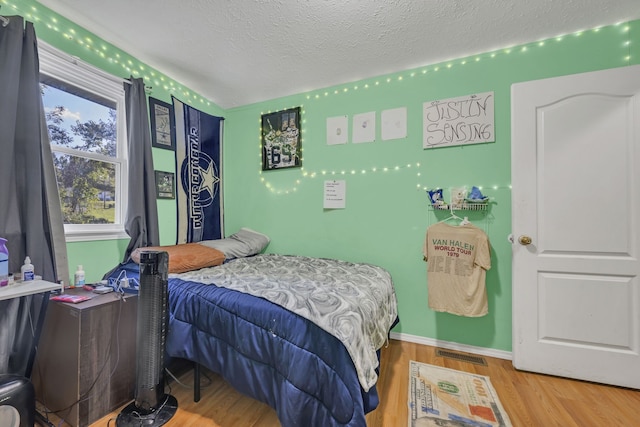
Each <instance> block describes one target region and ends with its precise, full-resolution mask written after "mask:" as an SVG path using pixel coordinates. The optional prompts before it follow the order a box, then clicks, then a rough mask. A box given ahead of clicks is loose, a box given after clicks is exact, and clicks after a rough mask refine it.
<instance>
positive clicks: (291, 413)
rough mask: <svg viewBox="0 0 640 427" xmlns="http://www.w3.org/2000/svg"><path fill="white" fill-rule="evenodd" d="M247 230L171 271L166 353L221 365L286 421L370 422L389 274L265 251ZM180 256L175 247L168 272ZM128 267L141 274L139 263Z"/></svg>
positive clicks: (391, 296) (388, 304) (390, 311)
mask: <svg viewBox="0 0 640 427" xmlns="http://www.w3.org/2000/svg"><path fill="white" fill-rule="evenodd" d="M247 230H248V229H241V230H240V231H239V232H238V233H236V234H235V235H232V236H230V238H227V239H219V240H217V241H209V242H200V243H202V244H203V246H206V247H208V248H211V247H213V248H214V249H217V250H220V251H221V252H222V253H223V254H224V261H223V262H222V263H221V264H219V265H214V266H208V267H204V268H193V267H188V268H187V269H186V271H182V272H180V273H171V274H170V275H169V284H168V288H169V332H168V334H167V340H166V350H167V354H168V355H169V356H170V357H177V358H183V359H188V360H191V361H193V362H196V363H197V364H200V365H202V366H205V367H207V368H208V369H210V370H212V371H213V372H216V373H219V374H220V375H221V376H222V377H223V378H224V379H225V380H226V381H227V382H229V384H231V385H232V386H233V387H234V388H236V389H237V390H238V391H240V392H241V393H243V394H246V395H248V396H250V397H252V398H255V399H257V400H259V401H261V402H264V403H266V404H268V405H270V406H271V407H273V408H274V409H275V410H276V413H277V415H278V418H279V420H280V422H281V424H282V425H283V426H284V427H292V426H322V427H325V426H366V421H365V414H366V413H368V412H370V411H372V410H374V409H375V408H376V407H377V405H378V402H379V400H378V394H377V390H376V381H377V378H378V366H379V357H380V348H381V347H382V346H384V345H385V342H386V340H387V339H388V334H389V331H390V329H391V328H392V327H393V326H394V325H395V324H396V323H397V321H398V317H397V303H396V296H395V291H394V288H393V282H392V280H391V277H390V275H389V273H388V272H387V271H385V270H384V269H382V268H380V267H377V266H374V265H370V264H364V263H351V262H346V261H341V260H334V259H324V258H311V257H304V256H292V255H279V254H262V253H260V252H261V250H262V248H264V246H265V245H264V244H262V243H260V244H253V245H251V244H250V245H249V247H247V246H246V242H247V241H249V242H251V239H253V238H255V235H253V234H252V231H251V230H249V231H247ZM243 233H244V234H247V233H248V235H250V238H247V236H244V237H243V236H242V234H243ZM238 235H240V237H241V238H240V239H237V237H238ZM234 238H235V240H234ZM237 240H240V241H241V243H242V244H243V245H245V247H244V249H242V250H240V251H238V250H237V248H238V245H237V244H236V243H237ZM254 243H255V242H254ZM267 243H268V240H267ZM191 245H192V246H193V244H191ZM196 245H198V244H196ZM177 246H181V245H177ZM163 248H165V249H170V250H172V249H173V247H163ZM196 248H197V246H196ZM156 249H157V248H156ZM178 258H179V257H178V256H176V255H173V256H172V254H171V252H169V259H170V271H171V268H172V266H171V262H172V260H176V259H178ZM186 258H189V259H192V257H186ZM216 264H217V263H216ZM198 267H199V266H198ZM123 269H124V270H126V275H127V277H128V278H132V277H135V276H136V275H137V265H136V264H132V263H129V264H127V265H126V266H124V267H123ZM183 270H184V269H183ZM174 271H175V269H174ZM122 275H123V274H122V271H115V272H113V273H112V274H111V277H112V280H114V279H113V278H116V277H118V276H120V277H122Z"/></svg>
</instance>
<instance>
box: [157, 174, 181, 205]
mask: <svg viewBox="0 0 640 427" xmlns="http://www.w3.org/2000/svg"><path fill="white" fill-rule="evenodd" d="M155 174H156V198H157V199H175V198H176V182H175V174H174V173H173V172H165V171H155Z"/></svg>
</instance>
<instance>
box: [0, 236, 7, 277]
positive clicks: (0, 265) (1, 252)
mask: <svg viewBox="0 0 640 427" xmlns="http://www.w3.org/2000/svg"><path fill="white" fill-rule="evenodd" d="M6 243H7V239H3V238H2V237H0V286H7V285H8V284H9V250H8V249H7V245H6Z"/></svg>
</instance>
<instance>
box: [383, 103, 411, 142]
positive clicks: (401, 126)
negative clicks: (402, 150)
mask: <svg viewBox="0 0 640 427" xmlns="http://www.w3.org/2000/svg"><path fill="white" fill-rule="evenodd" d="M380 116H381V122H382V124H381V125H380V134H381V136H382V140H383V141H388V140H390V139H402V138H406V137H407V108H406V107H401V108H394V109H392V110H383V111H382V113H381V114H380Z"/></svg>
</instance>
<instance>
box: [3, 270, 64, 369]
mask: <svg viewBox="0 0 640 427" xmlns="http://www.w3.org/2000/svg"><path fill="white" fill-rule="evenodd" d="M57 289H62V285H59V284H57V283H53V282H48V281H46V280H29V281H26V282H16V283H13V284H11V285H7V286H3V287H1V288H0V301H3V300H8V299H13V298H20V297H25V296H29V295H35V294H42V293H44V296H43V297H42V303H41V304H40V313H39V314H38V318H37V319H36V328H35V330H34V332H33V342H32V345H31V351H30V353H29V359H28V361H27V366H26V369H25V373H24V376H25V377H27V378H29V379H31V371H32V369H33V363H34V361H35V359H36V349H37V348H38V341H39V340H40V333H41V332H42V325H43V324H44V318H45V314H46V313H47V305H48V304H49V293H50V292H51V291H54V290H57Z"/></svg>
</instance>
